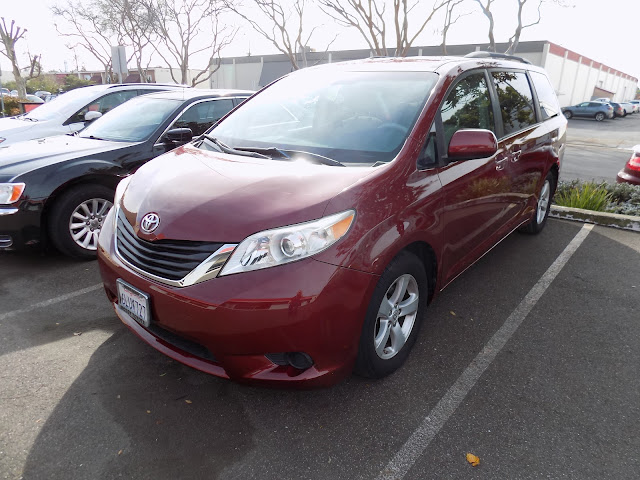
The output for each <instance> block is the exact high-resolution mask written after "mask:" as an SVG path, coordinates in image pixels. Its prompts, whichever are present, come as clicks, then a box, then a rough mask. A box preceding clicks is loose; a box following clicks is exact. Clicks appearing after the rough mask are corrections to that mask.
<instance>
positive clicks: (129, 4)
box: [96, 0, 157, 83]
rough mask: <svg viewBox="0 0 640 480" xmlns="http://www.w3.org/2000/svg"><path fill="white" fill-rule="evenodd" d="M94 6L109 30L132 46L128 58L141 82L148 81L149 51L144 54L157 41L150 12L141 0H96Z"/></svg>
mask: <svg viewBox="0 0 640 480" xmlns="http://www.w3.org/2000/svg"><path fill="white" fill-rule="evenodd" d="M96 2H97V3H96V8H97V9H98V10H99V11H100V12H101V16H102V17H103V18H104V19H105V20H106V21H107V26H108V28H109V30H110V31H112V32H114V35H115V37H117V38H119V39H120V41H121V43H123V44H124V45H125V46H128V47H130V48H131V52H132V53H131V55H130V57H129V58H128V59H127V60H128V62H129V61H131V60H134V61H135V64H136V69H137V71H138V74H139V76H140V81H141V82H142V83H146V82H147V71H148V68H149V65H150V63H151V59H152V55H146V52H148V51H149V49H150V48H151V49H152V48H153V47H152V44H153V43H155V42H156V41H157V36H156V34H155V32H154V29H153V14H152V12H150V11H149V10H148V9H147V6H146V5H145V3H144V2H143V1H142V0H96Z"/></svg>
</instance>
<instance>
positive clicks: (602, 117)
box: [596, 112, 604, 122]
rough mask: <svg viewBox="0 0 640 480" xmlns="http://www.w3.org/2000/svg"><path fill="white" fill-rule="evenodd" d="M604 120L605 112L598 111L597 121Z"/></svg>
mask: <svg viewBox="0 0 640 480" xmlns="http://www.w3.org/2000/svg"><path fill="white" fill-rule="evenodd" d="M603 120H604V113H602V112H598V113H596V122H601V121H603Z"/></svg>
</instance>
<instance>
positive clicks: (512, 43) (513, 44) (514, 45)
mask: <svg viewBox="0 0 640 480" xmlns="http://www.w3.org/2000/svg"><path fill="white" fill-rule="evenodd" d="M537 1H538V9H537V12H538V17H537V19H536V20H535V21H533V22H531V23H527V24H523V21H522V10H523V8H524V5H525V4H526V3H527V0H516V2H518V25H517V26H516V30H515V32H514V33H513V35H512V36H511V38H509V48H507V51H506V52H505V53H508V54H509V55H513V54H514V53H515V52H516V50H517V49H518V43H520V35H521V34H522V30H524V29H525V28H529V27H533V26H534V25H537V24H538V23H540V20H541V19H542V14H541V13H540V8H541V7H542V3H543V2H544V0H537Z"/></svg>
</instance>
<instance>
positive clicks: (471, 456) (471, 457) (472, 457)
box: [467, 453, 480, 467]
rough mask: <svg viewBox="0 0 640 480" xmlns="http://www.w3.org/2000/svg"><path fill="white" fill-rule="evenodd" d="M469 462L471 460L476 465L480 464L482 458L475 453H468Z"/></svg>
mask: <svg viewBox="0 0 640 480" xmlns="http://www.w3.org/2000/svg"><path fill="white" fill-rule="evenodd" d="M467 462H469V463H470V464H471V465H473V466H474V467H477V466H478V465H480V459H479V458H478V457H476V456H475V455H474V454H473V453H467Z"/></svg>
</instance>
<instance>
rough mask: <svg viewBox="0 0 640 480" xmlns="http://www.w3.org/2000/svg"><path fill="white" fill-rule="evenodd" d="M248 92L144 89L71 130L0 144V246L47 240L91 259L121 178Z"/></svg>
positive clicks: (207, 124) (185, 139)
mask: <svg viewBox="0 0 640 480" xmlns="http://www.w3.org/2000/svg"><path fill="white" fill-rule="evenodd" d="M250 94H251V92H246V91H240V90H238V91H233V90H217V91H216V90H211V91H207V90H199V89H198V90H195V89H188V90H180V91H170V92H162V93H154V94H149V95H144V96H141V97H138V98H134V99H132V100H130V101H129V102H127V103H124V104H123V105H121V106H119V107H117V108H115V109H114V110H113V111H111V112H109V113H107V114H106V115H104V116H103V117H102V118H99V119H98V120H96V121H95V122H94V123H92V124H91V125H89V127H87V128H86V129H85V130H83V131H82V132H81V133H79V134H78V135H59V136H55V137H49V138H46V139H40V140H31V141H26V142H20V143H16V144H14V145H11V146H9V147H7V148H1V149H0V248H2V247H4V248H9V247H13V248H19V247H23V246H25V245H30V244H34V243H40V242H43V241H47V240H49V241H51V243H52V244H53V245H54V246H55V247H56V248H58V249H59V250H60V251H61V252H63V253H65V254H67V255H70V256H74V257H78V258H95V255H96V246H97V238H98V233H99V232H100V227H101V225H102V221H103V219H104V217H105V216H106V214H107V212H108V211H109V208H111V205H112V202H113V193H114V189H115V186H116V185H117V183H118V182H119V181H120V179H122V178H123V177H125V176H126V175H128V174H130V173H131V172H133V171H134V170H136V169H137V168H138V167H140V166H141V165H142V164H144V163H145V162H147V161H148V160H150V159H152V158H154V157H156V156H158V155H160V154H162V153H165V152H167V151H169V150H171V149H173V148H174V147H176V146H178V145H181V144H183V143H186V142H188V141H190V140H191V139H192V136H193V135H200V134H201V133H203V132H204V131H205V130H206V129H207V128H209V127H210V126H211V124H212V123H214V122H215V121H217V120H218V119H219V118H221V117H222V116H223V115H225V114H226V113H227V112H228V111H229V110H231V109H232V108H234V107H235V106H236V105H237V104H238V103H239V102H241V101H242V100H243V99H245V98H247V97H248V96H249V95H250ZM65 95H68V94H65ZM38 108H44V106H41V107H38ZM176 166H177V167H178V168H181V167H179V166H178V164H176Z"/></svg>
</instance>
